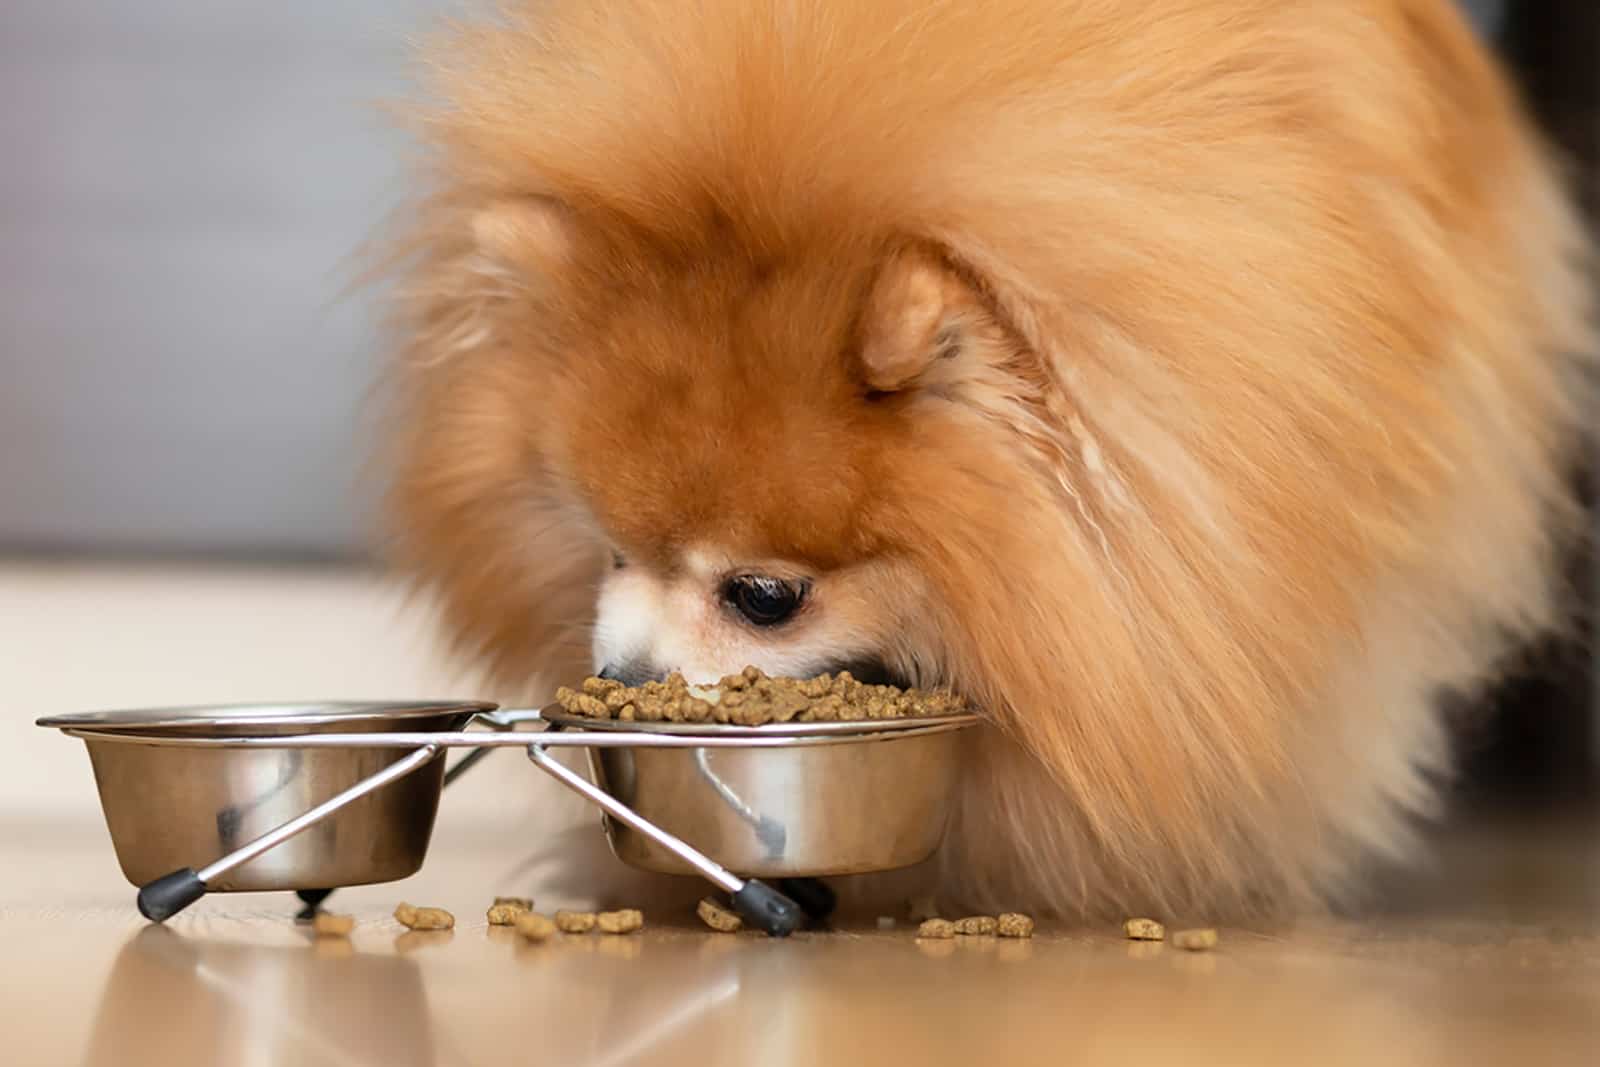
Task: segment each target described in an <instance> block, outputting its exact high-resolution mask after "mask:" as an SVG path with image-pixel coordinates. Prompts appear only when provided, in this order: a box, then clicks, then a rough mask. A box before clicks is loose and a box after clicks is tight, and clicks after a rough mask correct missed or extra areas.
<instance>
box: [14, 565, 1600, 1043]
mask: <svg viewBox="0 0 1600 1067" xmlns="http://www.w3.org/2000/svg"><path fill="white" fill-rule="evenodd" d="M0 676H3V677H5V678H6V680H7V682H8V687H9V689H10V693H11V700H10V706H9V707H8V708H7V711H6V714H5V716H4V718H3V724H0V730H3V731H5V732H3V733H0V741H3V743H4V747H3V748H0V759H3V760H4V763H3V768H4V774H0V788H3V790H4V792H0V1004H3V1005H4V1006H5V1009H6V1011H5V1016H6V1023H5V1031H4V1032H5V1040H4V1044H3V1045H0V1062H4V1063H7V1064H11V1063H16V1064H86V1065H101V1064H106V1065H113V1064H114V1065H118V1067H121V1065H140V1064H147V1063H148V1064H157V1063H159V1064H162V1065H171V1064H242V1065H255V1064H295V1065H301V1064H329V1065H344V1064H369V1063H370V1064H488V1063H498V1062H534V1063H550V1064H563V1065H565V1064H623V1063H659V1064H667V1065H673V1064H696V1065H699V1064H724V1063H726V1064H748V1063H761V1064H775V1065H788V1064H830V1065H831V1064H854V1063H880V1062H897V1063H906V1064H912V1063H917V1064H945V1063H951V1064H955V1063H963V1064H966V1063H1019V1064H1034V1063H1037V1064H1076V1063H1084V1064H1150V1063H1178V1064H1211V1063H1216V1064H1230V1065H1235V1064H1237V1065H1250V1064H1308V1065H1318V1064H1336V1063H1337V1064H1369V1063H1370V1064H1389V1063H1394V1064H1417V1065H1435V1064H1437V1065H1441V1067H1443V1065H1460V1064H1478V1063H1482V1064H1512V1065H1516V1067H1525V1065H1534V1064H1567V1063H1571V1064H1586V1063H1593V1062H1597V1060H1600V821H1597V820H1596V819H1595V818H1594V817H1593V816H1592V815H1589V814H1585V813H1577V814H1568V815H1564V816H1561V817H1556V816H1548V817H1543V818H1538V819H1533V820H1531V821H1514V822H1504V823H1500V824H1491V823H1485V824H1480V825H1477V826H1475V827H1468V828H1465V829H1462V830H1460V831H1458V832H1455V833H1452V834H1446V835H1443V836H1442V837H1441V840H1440V849H1441V851H1440V858H1439V861H1438V863H1437V864H1436V865H1435V866H1434V867H1433V868H1432V869H1431V870H1425V871H1422V872H1420V873H1419V874H1417V875H1416V876H1415V877H1413V878H1412V879H1410V880H1409V881H1408V882H1407V883H1406V884H1405V885H1404V886H1403V891H1402V892H1397V893H1396V894H1395V895H1393V896H1392V897H1391V898H1390V901H1389V903H1388V904H1387V905H1386V906H1385V907H1384V908H1382V909H1380V910H1378V911H1376V912H1374V913H1373V914H1370V915H1368V916H1365V917H1363V918H1360V919H1351V920H1339V921H1330V920H1320V921H1315V922H1311V921H1307V922H1301V923H1296V924H1286V925H1278V926H1272V927H1260V928H1252V929H1227V930H1224V931H1223V940H1222V944H1221V946H1220V947H1219V948H1218V950H1217V951H1215V952H1214V953H1210V954H1205V955H1193V954H1185V953H1181V952H1178V951H1175V950H1173V949H1172V948H1170V947H1166V946H1145V945H1134V944H1130V943H1128V942H1125V941H1122V940H1121V939H1120V938H1119V937H1118V936H1117V935H1116V932H1115V931H1113V930H1103V929H1056V928H1050V929H1044V930H1041V931H1040V934H1039V936H1037V937H1036V938H1034V939H1033V940H1032V941H1030V942H1003V941H997V940H993V939H972V940H966V941H959V942H954V943H939V944H933V945H928V944H919V943H918V942H917V941H916V940H915V939H914V938H913V937H912V936H911V934H910V932H909V930H908V929H907V928H906V927H905V925H904V924H901V925H899V926H897V927H896V928H895V929H891V930H879V929H876V928H872V929H853V930H844V931H835V932H828V933H809V934H804V935H800V936H797V937H796V938H794V939H791V940H790V941H787V942H771V941H768V940H766V939H764V938H761V937H759V936H753V935H739V936H733V937H728V936H721V935H711V934H708V933H704V932H702V931H700V930H698V929H696V928H694V926H693V925H692V920H691V919H689V918H688V917H687V916H684V915H667V914H655V913H652V914H651V915H650V916H649V925H648V927H647V930H646V931H645V932H644V933H642V934H639V935H635V936H633V937H629V938H601V937H598V936H590V937H580V938H564V939H561V940H560V941H558V942H556V943H552V944H546V945H542V946H532V945H524V944H520V943H517V942H516V940H515V939H514V938H512V937H508V936H503V934H504V932H503V931H499V930H491V929H488V928H486V927H485V925H484V924H483V922H482V908H483V905H484V904H485V903H486V902H487V897H488V896H490V895H492V894H493V893H495V892H512V891H521V890H525V889H528V888H530V887H532V888H534V889H536V890H537V888H538V884H537V883H538V878H537V874H536V872H533V871H530V870H529V869H527V867H526V864H525V860H526V857H527V855H528V853H529V851H530V848H531V845H532V844H533V843H532V842H530V841H528V840H526V839H525V838H524V837H522V836H520V835H519V834H518V833H517V828H518V827H519V825H520V823H519V819H520V815H519V809H518V808H517V807H516V805H518V804H525V803H534V801H526V800H523V799H520V798H521V797H522V794H520V793H519V794H516V796H517V797H518V798H519V799H516V800H514V801H513V800H510V799H508V796H509V794H508V792H507V789H508V787H509V785H510V784H511V783H512V782H513V781H514V780H515V781H518V782H520V781H521V780H523V779H524V778H525V777H526V768H524V767H520V766H518V764H519V762H520V761H517V760H515V759H513V758H510V757H509V756H507V757H496V758H495V760H491V761H490V763H491V764H493V765H495V766H493V767H491V766H489V765H486V766H485V768H484V769H483V771H482V772H481V773H477V772H475V773H474V774H473V775H470V776H468V777H467V778H465V779H463V780H462V785H461V786H460V787H453V790H452V796H451V797H450V801H449V802H448V803H447V804H446V805H445V809H444V811H443V813H442V814H441V817H440V821H439V825H438V828H437V830H436V832H435V843H434V848H433V850H432V853H431V854H430V857H429V860H428V863H427V864H426V866H425V867H424V868H423V870H422V872H421V873H420V874H418V875H417V876H415V877H414V878H412V879H409V880H407V881H406V882H403V883H399V884H396V885H389V886H375V887H366V888H359V889H350V890H345V891H342V892H341V893H340V894H339V896H338V897H336V898H335V902H334V904H335V907H336V908H338V909H342V910H348V911H351V912H353V913H355V914H356V915H357V916H358V917H359V919H360V925H359V927H358V929H357V931H356V934H355V936H354V938H353V939H352V941H351V942H350V944H349V945H348V946H346V945H339V944H315V943H312V941H311V940H310V939H309V938H308V936H307V935H306V933H305V931H304V930H303V929H301V928H298V927H297V926H296V925H295V924H294V923H293V922H292V921H291V920H290V918H289V916H290V914H291V912H292V908H291V907H290V905H291V903H292V901H291V900H289V899H287V898H286V896H285V895H247V896H218V897H212V898H208V899H206V900H203V901H201V902H200V903H199V904H197V905H196V906H195V907H194V908H192V909H191V910H190V911H189V912H188V913H186V914H184V915H183V916H181V917H179V918H178V919H177V920H175V921H174V922H172V923H170V924H169V925H168V926H167V927H165V928H153V927H147V926H145V925H144V924H143V923H142V922H141V921H140V920H139V919H138V917H137V914H136V913H135V912H134V910H133V907H132V901H131V896H132V891H131V889H130V888H129V887H128V886H127V885H126V884H125V883H124V882H123V881H122V878H121V876H120V874H119V872H118V870H117V867H116V863H115V860H114V858H113V856H112V853H111V848H110V844H109V842H108V840H107V839H106V835H105V831H104V829H103V827H102V826H101V825H100V823H99V821H98V813H97V808H96V804H95V798H94V792H93V787H92V780H91V778H90V776H89V772H88V767H87V761H86V760H85V759H84V757H83V754H82V752H81V750H80V749H79V746H78V745H77V744H76V743H75V742H72V741H69V740H68V739H65V738H61V737H58V736H55V735H53V734H49V733H47V732H45V731H40V730H35V729H34V728H32V727H31V726H28V725H27V723H29V722H31V720H32V718H33V717H34V716H35V715H37V714H45V713H50V712H55V711H61V710H69V709H74V708H81V707H92V706H102V705H108V704H127V703H143V702H161V703H169V702H175V701H188V700H216V699H252V698H260V697H273V696H279V695H288V694H290V693H301V694H309V695H329V696H334V695H359V694H366V695H371V694H373V693H377V692H387V693H394V694H400V695H406V694H411V693H416V692H422V691H429V690H431V691H439V690H438V689H437V687H438V686H441V685H442V686H444V687H445V688H446V689H447V690H448V691H451V692H462V691H464V692H471V687H470V686H468V687H467V688H466V689H465V690H462V689H461V688H460V686H459V684H457V683H459V682H460V679H459V678H455V677H453V676H451V675H450V674H449V672H448V671H447V670H446V669H445V668H444V667H443V666H442V665H441V660H440V658H439V657H438V655H437V653H436V651H435V650H434V649H433V648H432V645H431V642H430V641H429V639H428V636H427V630H426V627H425V625H424V624H423V622H422V621H421V619H420V617H419V616H417V615H416V614H414V613H408V612H406V611H405V610H402V609H401V608H400V606H399V601H398V598H397V597H396V596H395V594H394V593H393V591H392V590H389V589H387V588H386V587H384V586H383V585H382V584H381V583H378V582H375V581H373V580H371V579H367V578H362V577H359V576H347V575H337V574H327V573H301V572H281V571H280V572H271V573H251V572H230V571H204V572H201V571H194V570H190V569H187V568H178V569H173V568H161V569H155V570H129V569H125V568H116V569H95V570H92V571H84V570H82V569H79V568H61V567H52V568H40V567H37V566H23V565H14V566H10V567H4V566H0ZM546 795H547V794H546ZM402 897H404V898H409V899H412V900H415V901H419V902H426V903H436V904H440V905H443V906H445V907H448V908H451V909H452V910H454V911H455V912H456V913H457V914H458V915H459V916H460V918H461V922H460V924H459V925H458V927H457V929H456V930H455V931H454V932H453V933H451V934H446V935H435V936H418V935H411V934H406V933H405V932H403V931H402V930H401V928H399V927H398V926H397V925H396V924H394V923H393V922H392V921H391V920H389V919H388V918H387V917H386V916H387V913H388V911H389V909H390V908H392V906H393V904H394V903H395V902H396V901H397V900H399V899H401V898H402Z"/></svg>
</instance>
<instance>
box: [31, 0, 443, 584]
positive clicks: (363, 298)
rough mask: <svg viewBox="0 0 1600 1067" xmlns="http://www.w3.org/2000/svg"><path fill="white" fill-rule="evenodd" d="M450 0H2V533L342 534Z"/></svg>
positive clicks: (133, 539)
mask: <svg viewBox="0 0 1600 1067" xmlns="http://www.w3.org/2000/svg"><path fill="white" fill-rule="evenodd" d="M445 8H446V5H445V4H444V3H438V2H436V3H429V2H427V0H328V2H317V0H293V2H286V3H259V2H244V0H139V2H117V0H0V159H3V163H0V547H5V546H7V545H18V544H22V545H26V546H29V547H48V548H61V547H67V548H72V547H84V548H94V549H109V550H142V549H151V548H154V549H160V550H169V551H170V550H180V551H181V550H187V549H202V550H207V551H218V550H223V551H227V550H235V551H241V552H276V551H288V552H312V553H323V552H339V551H343V550H348V549H350V548H352V547H353V546H355V545H356V544H357V543H358V541H359V539H360V530H361V528H362V525H363V517H364V515H365V513H366V511H367V509H368V504H369V499H370V496H369V494H368V493H367V492H365V491H363V488H362V486H361V485H360V482H359V481H358V478H357V473H358V464H359V462H360V458H361V456H362V453H363V451H364V449H363V447H362V441H361V432H360V422H359V420H358V418H357V415H358V411H359V410H360V409H361V407H362V400H363V397H364V395H365V394H366V393H367V391H368V388H369V382H370V381H371V379H372V377H373V372H374V369H375V367H376V364H377V357H378V354H377V352H376V345H375V336H374V328H373V325H374V310H375V304H376V296H375V294H372V293H364V294H360V295H358V296H356V297H355V298H351V299H340V290H341V288H343V287H344V286H346V284H347V283H348V282H349V281H350V280H351V278H352V277H353V275H354V273H355V270H356V268H357V267H358V266H359V264H358V263H357V262H356V260H355V259H354V258H353V253H354V251H355V250H356V248H357V246H358V245H359V244H360V243H361V242H362V241H363V240H364V239H366V238H367V237H368V236H369V235H370V234H371V233H372V232H373V230H374V227H375V226H376V225H377V224H378V222H379V221H380V220H381V218H382V217H383V215H384V213H385V212H386V211H387V210H388V209H389V207H390V205H392V203H393V202H394V200H395V198H396V194H397V193H398V192H399V191H400V189H401V183H400V180H399V178H400V166H401V159H402V152H403V149H404V145H405V140H404V138H403V137H402V136H401V135H399V134H398V133H397V132H395V131H394V130H393V129H392V128H391V127H390V126H389V124H388V120H386V119H385V118H383V117H382V115H381V114H380V113H379V110H378V107H377V104H378V102H379V101H380V100H381V99H384V98H388V97H392V96H393V95H395V94H397V93H400V92H403V91H405V88H406V83H405V77H406V75H407V74H408V70H407V63H408V59H407V51H406V39H407V37H408V35H411V34H414V32H415V31H416V30H417V29H419V28H423V27H426V26H427V25H428V24H429V22H430V19H431V16H433V15H434V14H436V13H438V12H442V11H444V10H445Z"/></svg>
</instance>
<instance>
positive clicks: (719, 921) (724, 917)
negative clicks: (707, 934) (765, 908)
mask: <svg viewBox="0 0 1600 1067" xmlns="http://www.w3.org/2000/svg"><path fill="white" fill-rule="evenodd" d="M694 912H695V914H696V915H698V916H700V921H701V922H703V923H705V924H706V925H707V926H709V927H711V929H713V930H715V931H717V932H718V933H720V934H731V933H735V932H737V931H738V930H739V929H740V928H741V927H742V926H744V920H743V919H742V918H740V917H739V913H738V912H736V911H734V910H733V909H732V908H725V907H723V906H722V905H721V904H718V903H717V902H716V901H715V900H712V899H711V898H710V897H704V898H702V899H701V901H700V903H698V904H696V905H695V906H694Z"/></svg>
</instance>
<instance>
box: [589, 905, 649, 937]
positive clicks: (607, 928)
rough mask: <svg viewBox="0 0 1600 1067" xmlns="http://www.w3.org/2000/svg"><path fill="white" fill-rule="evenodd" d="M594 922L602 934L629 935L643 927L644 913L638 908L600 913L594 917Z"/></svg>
mask: <svg viewBox="0 0 1600 1067" xmlns="http://www.w3.org/2000/svg"><path fill="white" fill-rule="evenodd" d="M595 922H596V923H597V924H598V925H599V927H600V932H601V933H603V934H631V933H633V932H634V931H635V930H637V929H639V927H641V926H643V925H644V912H642V911H640V910H639V909H638V908H623V909H622V910H621V911H602V912H601V913H600V914H599V915H597V916H595Z"/></svg>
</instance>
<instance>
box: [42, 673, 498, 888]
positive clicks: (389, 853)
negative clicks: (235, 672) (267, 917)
mask: <svg viewBox="0 0 1600 1067" xmlns="http://www.w3.org/2000/svg"><path fill="white" fill-rule="evenodd" d="M493 707H494V705H493V704H479V703H465V702H446V701H432V702H428V701H410V702H396V703H318V704H298V705H289V704H285V705H260V704H256V705H235V706H223V707H196V708H178V709H160V710H153V711H122V712H99V713H94V714H87V715H66V716H57V717H53V718H48V719H41V720H39V725H40V726H47V727H54V728H56V729H62V730H70V731H72V732H73V733H74V734H75V735H77V736H79V737H81V738H82V739H83V740H84V742H85V744H86V745H87V746H88V749H89V761H90V763H91V764H93V767H94V777H95V782H96V784H97V785H98V787H99V790H100V806H101V808H102V810H103V811H104V813H105V819H106V828H107V829H108V830H109V831H110V833H111V843H112V846H113V847H114V848H115V849H116V853H117V861H118V863H119V864H120V865H121V867H122V873H123V874H125V875H126V876H127V878H128V880H129V881H130V882H132V883H133V884H134V885H145V884H147V883H149V882H151V881H154V880H155V879H157V878H159V877H161V876H163V875H166V874H168V873H169V872H171V871H174V870H177V869H180V868H186V867H187V868H199V867H202V866H204V865H205V864H207V863H210V862H211V861H212V860H215V859H216V858H217V857H218V856H221V855H224V854H225V853H228V852H231V851H233V850H234V849H235V848H237V847H238V846H240V845H242V844H244V843H246V842H248V841H251V840H252V839H254V838H256V837H258V836H259V835H261V834H263V833H265V832H266V831H268V830H271V829H272V828H273V827H275V826H278V825H279V824H281V823H284V822H286V821H288V820H289V819H292V818H294V817H296V816H298V815H301V814H302V813H304V812H306V811H309V810H310V809H311V808H314V807H315V806H317V805H318V804H321V803H323V802H324V801H326V800H328V799H329V798H330V797H333V796H334V795H336V794H338V793H340V792H342V791H343V790H345V789H347V788H349V787H350V786H352V785H354V784H355V783H357V782H359V781H361V780H362V779H364V778H367V777H368V776H370V775H372V774H374V773H376V772H378V771H380V770H382V769H383V768H384V767H386V766H388V765H390V764H392V763H395V762H397V761H399V760H401V759H403V758H405V757H406V756H407V755H408V752H407V750H406V749H404V748H387V747H325V748H298V747H294V748H291V747H268V746H262V747H248V748H245V747H206V746H199V745H186V744H182V743H174V742H181V741H182V740H184V739H197V738H213V739H242V738H273V737H283V736H289V735H316V734H339V733H375V734H376V733H393V732H404V731H419V732H429V733H433V732H438V731H449V730H458V729H460V728H462V727H463V726H465V725H466V723H467V722H468V720H470V719H471V718H472V716H473V715H474V714H476V713H478V712H481V711H488V710H491V709H493ZM443 774H444V760H442V759H435V760H433V761H432V762H431V763H430V764H429V765H427V766H425V767H422V768H421V769H420V770H418V771H416V772H414V773H412V774H410V775H408V776H406V777H405V778H403V779H400V780H399V781H396V782H394V783H392V784H390V785H388V786H386V787H385V788H383V789H379V790H377V791H376V792H374V793H372V794H370V795H368V796H364V797H362V798H361V799H360V800H357V801H355V802H354V803H352V804H350V805H349V806H348V807H346V808H343V809H342V810H340V811H338V812H336V813H335V814H333V815H332V816H330V817H329V818H327V819H325V820H323V821H322V822H320V823H318V824H317V825H315V826H312V827H311V828H309V829H308V830H306V831H305V832H304V833H301V834H299V835H297V836H295V837H292V838H290V839H289V840H287V841H284V842H283V843H282V844H280V845H277V846H276V847H274V848H272V849H271V850H270V851H268V852H264V853H262V854H261V855H259V856H257V857H255V858H254V859H252V860H250V861H248V862H247V863H244V864H243V865H241V866H239V867H237V868H235V869H234V870H232V871H230V872H228V873H227V874H225V875H223V876H221V878H219V879H218V880H216V881H215V882H214V883H211V884H208V887H207V888H208V889H210V890H211V891H213V892H243V891H252V890H270V889H292V890H299V889H330V888H333V887H335V886H348V885H365V884H369V883H373V882H389V881H394V880H396V879H400V878H406V877H409V876H410V875H412V874H415V873H416V872H417V870H418V869H419V868H420V867H421V866H422V861H423V858H424V857H425V856H426V855H427V851H428V839H429V837H430V835H431V834H432V832H433V820H434V815H435V814H436V813H437V811H438V808H439V791H440V787H441V784H442V776H443Z"/></svg>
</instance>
